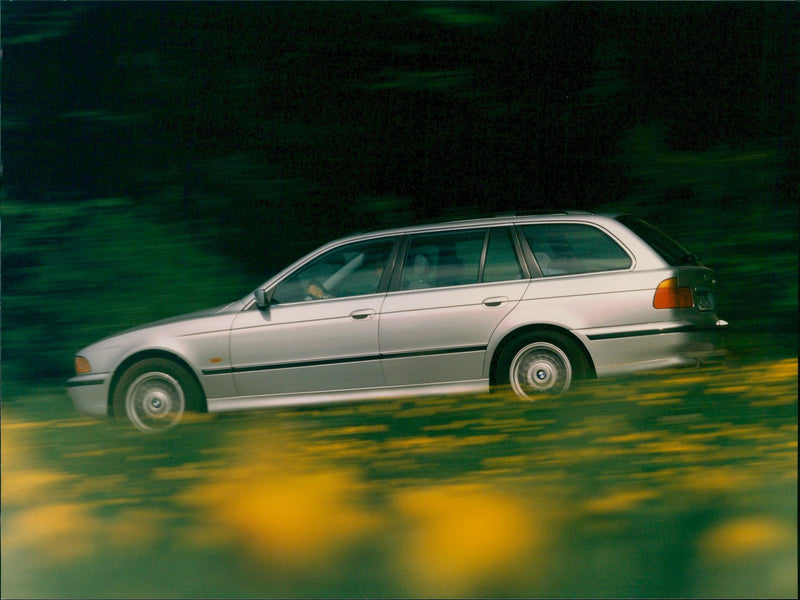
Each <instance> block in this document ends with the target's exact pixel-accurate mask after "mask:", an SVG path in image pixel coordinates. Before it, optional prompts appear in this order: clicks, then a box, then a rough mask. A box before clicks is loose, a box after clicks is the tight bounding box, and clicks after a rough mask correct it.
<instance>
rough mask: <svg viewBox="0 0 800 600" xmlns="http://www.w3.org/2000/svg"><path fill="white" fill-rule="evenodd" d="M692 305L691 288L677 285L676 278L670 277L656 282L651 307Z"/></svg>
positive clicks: (683, 306)
mask: <svg viewBox="0 0 800 600" xmlns="http://www.w3.org/2000/svg"><path fill="white" fill-rule="evenodd" d="M692 306H694V298H692V290H691V288H687V287H678V279H677V278H676V277H672V278H670V279H665V280H664V281H662V282H661V283H659V284H658V287H657V288H656V293H655V295H654V296H653V308H691V307H692Z"/></svg>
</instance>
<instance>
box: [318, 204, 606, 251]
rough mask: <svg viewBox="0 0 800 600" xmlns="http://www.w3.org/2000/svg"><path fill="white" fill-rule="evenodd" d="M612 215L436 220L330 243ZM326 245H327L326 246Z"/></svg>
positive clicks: (565, 212)
mask: <svg viewBox="0 0 800 600" xmlns="http://www.w3.org/2000/svg"><path fill="white" fill-rule="evenodd" d="M612 216H613V215H606V214H597V213H593V212H589V211H583V210H557V211H521V212H505V213H497V214H492V215H486V216H481V217H470V218H465V219H452V220H437V221H431V222H427V223H416V224H413V225H408V226H405V227H393V228H390V229H376V230H369V231H361V232H358V233H354V234H352V235H348V236H345V237H342V238H339V239H337V240H335V241H334V242H331V243H336V244H338V243H339V242H343V241H349V240H356V239H361V238H370V237H376V236H385V235H404V234H409V233H417V232H425V231H447V230H449V229H460V228H462V227H489V226H498V225H512V224H515V223H535V222H536V221H538V220H546V221H553V220H555V221H561V220H566V221H569V220H574V219H575V218H576V217H584V218H585V217H592V219H589V220H594V219H598V218H599V219H601V220H603V219H604V218H608V217H612ZM326 245H328V244H326Z"/></svg>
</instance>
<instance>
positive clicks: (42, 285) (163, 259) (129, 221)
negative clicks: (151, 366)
mask: <svg viewBox="0 0 800 600" xmlns="http://www.w3.org/2000/svg"><path fill="white" fill-rule="evenodd" d="M3 226H4V231H3V372H4V375H5V377H6V378H8V377H9V376H10V377H12V378H17V379H21V380H26V381H30V380H42V379H48V378H52V377H59V378H63V377H67V376H69V375H70V373H71V370H72V355H73V354H74V352H76V351H77V350H79V349H80V348H81V347H82V346H84V345H87V344H89V343H91V342H94V341H97V340H98V339H100V338H102V337H105V336H106V335H110V334H112V333H116V332H118V331H121V330H124V329H128V328H130V327H134V326H136V325H141V324H143V323H145V322H148V321H153V320H156V319H159V318H165V317H169V316H173V315H176V314H181V313H185V312H190V311H192V310H197V309H200V308H207V307H210V306H214V305H218V304H225V303H227V302H231V301H233V300H236V299H238V298H240V297H242V296H244V295H245V294H246V293H247V292H248V291H249V290H250V289H252V288H254V287H255V286H256V285H257V284H258V283H259V282H258V281H256V280H253V279H249V280H248V278H247V277H246V276H244V274H243V272H242V270H241V269H239V268H238V267H236V266H234V265H233V264H231V263H230V262H229V261H226V260H224V259H222V258H220V257H217V256H215V255H214V254H212V253H210V252H209V251H208V250H207V249H205V248H204V247H203V244H202V243H201V239H200V238H198V237H193V236H190V235H189V234H188V233H187V232H186V231H185V230H184V229H183V228H182V227H181V226H179V225H171V224H167V223H159V222H154V221H153V220H151V219H148V218H147V217H146V216H144V215H142V214H141V212H139V211H137V210H136V209H134V208H133V207H132V206H131V204H130V202H129V201H127V200H124V199H117V198H102V199H96V200H85V201H70V202H59V203H53V204H22V203H19V202H14V201H5V202H4V203H3Z"/></svg>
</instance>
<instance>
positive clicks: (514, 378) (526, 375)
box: [497, 331, 588, 400]
mask: <svg viewBox="0 0 800 600" xmlns="http://www.w3.org/2000/svg"><path fill="white" fill-rule="evenodd" d="M587 372H588V364H587V362H586V358H585V357H584V356H583V353H582V352H581V350H580V348H579V347H578V346H577V344H576V343H575V342H573V341H572V340H570V339H569V338H567V337H565V336H563V335H561V334H558V333H555V332H549V331H547V332H540V333H529V334H525V335H523V336H521V337H520V338H518V339H516V340H514V341H512V342H511V343H510V344H508V345H507V346H506V347H505V349H503V351H502V353H501V354H500V358H499V360H498V363H497V382H498V384H500V385H510V386H511V389H512V390H513V392H514V393H515V394H516V395H517V396H518V397H519V398H521V399H523V400H539V399H541V398H543V397H546V396H555V395H559V394H563V393H565V392H566V391H567V390H568V389H569V387H570V385H571V384H572V382H573V381H575V380H577V379H584V378H585V377H586V374H587Z"/></svg>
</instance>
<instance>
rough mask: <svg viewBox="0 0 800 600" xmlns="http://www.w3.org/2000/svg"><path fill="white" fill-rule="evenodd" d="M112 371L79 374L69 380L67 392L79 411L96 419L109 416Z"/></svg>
mask: <svg viewBox="0 0 800 600" xmlns="http://www.w3.org/2000/svg"><path fill="white" fill-rule="evenodd" d="M110 383H111V373H90V374H88V375H78V376H77V377H73V378H72V379H70V380H69V381H67V393H68V394H69V397H70V398H71V399H72V403H73V404H74V405H75V410H77V411H78V412H79V413H81V414H83V415H86V416H87V417H92V418H95V419H104V418H106V417H108V389H109V385H110Z"/></svg>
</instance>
